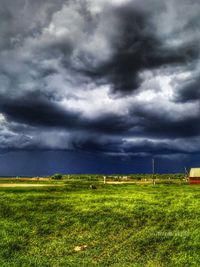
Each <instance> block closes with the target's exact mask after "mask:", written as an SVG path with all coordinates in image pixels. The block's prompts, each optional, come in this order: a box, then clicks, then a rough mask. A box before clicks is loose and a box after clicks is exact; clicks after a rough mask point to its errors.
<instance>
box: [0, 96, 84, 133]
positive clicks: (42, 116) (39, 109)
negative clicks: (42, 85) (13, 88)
mask: <svg viewBox="0 0 200 267" xmlns="http://www.w3.org/2000/svg"><path fill="white" fill-rule="evenodd" d="M0 112H2V113H3V114H5V116H6V118H7V119H8V120H10V121H16V122H21V123H26V124H28V125H36V126H44V127H67V128H73V127H75V126H76V127H77V125H79V123H80V122H79V117H80V114H78V113H75V112H72V111H67V110H64V109H63V108H61V107H60V106H59V105H57V104H56V102H53V101H51V100H50V99H48V98H45V97H44V96H43V95H41V93H40V92H39V91H35V92H33V93H30V94H26V95H23V96H22V97H18V98H17V97H16V98H1V103H0Z"/></svg>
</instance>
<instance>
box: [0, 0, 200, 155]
mask: <svg viewBox="0 0 200 267" xmlns="http://www.w3.org/2000/svg"><path fill="white" fill-rule="evenodd" d="M108 2H109V3H108ZM0 4H1V5H0V123H1V125H0V147H1V148H6V147H7V148H9V149H10V148H18V149H26V148H31V149H32V148H37V149H39V148H51V149H54V148H59V149H62V148H64V149H75V150H87V151H93V152H99V153H108V154H109V153H114V154H115V153H116V154H117V153H118V154H119V155H121V154H123V155H125V154H126V153H127V154H131V153H133V154H134V153H138V154H139V153H150V154H174V153H191V152H192V151H193V152H194V153H196V150H198V149H199V150H200V147H198V146H197V147H196V148H195V146H194V145H193V143H195V142H196V140H198V138H199V137H200V126H199V125H200V123H199V115H200V112H199V103H198V101H199V99H200V93H199V92H200V90H199V84H200V78H199V77H200V76H199V63H198V62H199V57H200V56H199V40H200V32H199V26H200V25H199V21H198V14H199V12H200V4H199V2H198V1H192V0H191V1H189V0H184V1H173V0H170V1H167V2H166V1H158V0H150V1H147V0H140V1H139V0H134V1H121V4H120V1H115V0H113V1H111V2H110V1H104V0H98V1H90V0H87V1H86V0H84V1H78V0H77V1H64V0H63V1H62V0H58V1H51V0H45V1H39V0H37V1H25V0H16V1H11V0H7V1H4V0H0ZM186 72H187V73H189V78H188V77H187V78H180V77H179V76H180V74H182V73H186ZM149 73H150V74H149ZM151 75H152V76H154V75H155V76H156V77H151V79H152V81H150V78H149V77H150V76H151ZM163 76H165V77H166V76H167V77H169V80H170V82H169V83H170V84H171V91H172V93H171V92H169V95H170V96H168V95H167V94H166V95H165V96H161V93H160V92H163V94H164V92H165V88H162V86H163V87H165V86H166V90H169V89H168V88H167V85H166V83H165V79H164V78H163ZM176 76H177V77H176ZM183 76H184V75H183ZM184 77H185V76H184ZM162 79H163V81H164V82H163V84H164V85H163V84H162V85H159V84H158V83H159V82H158V80H159V81H162ZM38 88H39V89H38ZM92 91H95V93H96V94H97V96H96V97H94V95H92ZM99 91H102V92H104V94H99ZM148 91H150V94H146V95H145V94H144V96H143V98H144V99H142V97H141V95H140V93H142V92H148ZM151 93H153V97H152V94H151ZM156 94H157V95H158V100H156V98H155V95H156ZM171 95H172V96H171ZM137 97H138V98H137ZM151 97H152V98H151ZM148 98H149V99H150V100H149V99H148ZM164 98H165V99H164ZM151 99H152V100H151ZM119 101H121V102H119ZM159 102H161V104H160V103H159ZM193 102H195V104H194V106H192V107H188V103H193ZM99 103H101V105H100V104H99ZM190 112H191V114H190ZM39 135H41V138H38V136H39ZM131 138H132V139H135V141H134V142H133V141H129V139H131ZM195 138H197V139H195ZM173 139H177V140H178V141H177V144H175V143H174V142H173ZM189 139H190V140H191V141H188V140H189ZM194 139H195V141H194ZM186 140H187V144H188V145H187V148H184V147H183V144H184V142H186Z"/></svg>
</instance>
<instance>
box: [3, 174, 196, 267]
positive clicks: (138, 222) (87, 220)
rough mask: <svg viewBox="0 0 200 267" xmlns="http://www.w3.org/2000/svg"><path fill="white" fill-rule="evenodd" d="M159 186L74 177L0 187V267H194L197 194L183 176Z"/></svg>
mask: <svg viewBox="0 0 200 267" xmlns="http://www.w3.org/2000/svg"><path fill="white" fill-rule="evenodd" d="M138 178H140V179H139V180H138ZM161 178H162V179H161ZM169 178H170V179H169ZM121 179H122V178H121ZM131 179H132V180H135V181H136V182H141V181H142V180H143V179H147V180H148V179H149V181H151V177H150V176H145V177H143V176H142V177H141V175H140V177H137V178H134V177H132V178H131ZM157 179H158V181H157V182H158V183H156V185H155V186H153V185H152V184H151V183H149V184H142V183H141V184H140V183H135V184H133V183H130V184H128V183H127V184H105V185H104V184H103V177H101V176H98V175H96V176H93V175H89V176H86V175H85V176H83V175H79V176H62V179H61V180H60V179H59V180H57V179H56V180H54V179H50V178H49V179H47V180H46V181H42V180H39V179H38V181H35V180H34V183H36V182H38V183H48V184H49V185H51V186H49V187H48V186H47V187H38V188H36V187H34V188H33V187H31V183H32V182H33V181H32V180H29V181H28V183H30V187H28V188H20V187H16V188H15V187H10V188H9V187H8V188H3V187H2V188H1V187H0V266H2V267H21V266H22V267H23V266H24V267H29V266H30V267H32V266H35V267H47V266H52V267H54V266H55V267H57V266H63V267H64V266H72V267H79V266H80V267H84V266H85V267H86V266H87V267H90V266H99V267H100V266H113V267H114V266H116V267H174V266H177V267H183V266H184V267H187V266H188V267H198V266H200V254H199V249H200V231H199V226H200V211H199V206H200V186H198V185H196V186H190V185H188V184H187V183H186V181H185V180H184V175H182V176H181V175H176V176H174V177H173V178H172V176H170V177H168V176H167V177H163V176H162V177H157ZM162 181H163V183H162ZM166 181H171V182H170V183H166ZM5 182H9V180H6V179H3V178H2V179H1V180H0V183H5ZM16 182H18V183H19V182H20V183H23V182H24V183H25V182H26V183H27V180H23V179H19V180H18V181H16ZM164 182H165V183H164ZM57 184H59V185H61V186H55V187H54V186H52V185H57ZM91 185H92V186H91Z"/></svg>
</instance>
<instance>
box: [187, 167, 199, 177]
mask: <svg viewBox="0 0 200 267" xmlns="http://www.w3.org/2000/svg"><path fill="white" fill-rule="evenodd" d="M189 177H191V178H193V177H194V178H195V177H200V168H191V169H190V175H189Z"/></svg>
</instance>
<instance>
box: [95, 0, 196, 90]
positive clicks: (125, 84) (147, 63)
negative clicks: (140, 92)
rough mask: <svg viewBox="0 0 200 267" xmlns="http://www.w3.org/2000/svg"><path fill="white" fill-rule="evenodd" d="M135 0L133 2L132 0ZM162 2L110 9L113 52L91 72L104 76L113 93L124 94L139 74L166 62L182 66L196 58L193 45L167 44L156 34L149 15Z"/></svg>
mask: <svg viewBox="0 0 200 267" xmlns="http://www.w3.org/2000/svg"><path fill="white" fill-rule="evenodd" d="M136 2H137V1H136ZM160 9H165V5H164V4H160V5H159V4H158V7H156V6H155V9H153V8H152V9H151V10H150V11H149V10H148V12H145V10H137V9H135V8H134V4H132V3H130V4H129V5H126V6H123V7H119V8H117V9H114V10H112V12H113V13H115V15H116V16H117V24H116V25H115V26H116V27H118V31H119V32H118V35H117V37H116V39H113V40H112V41H111V44H112V49H113V55H112V57H111V58H110V59H109V60H108V62H105V64H102V65H101V66H98V67H97V68H96V69H94V70H93V75H94V74H96V75H97V76H100V77H107V79H108V81H109V82H110V83H111V84H112V88H113V92H115V93H117V92H120V93H121V94H128V93H130V92H132V91H134V90H136V89H138V88H139V86H140V84H141V79H140V77H139V73H140V72H141V71H143V70H146V69H148V70H150V69H154V68H159V67H166V66H168V65H184V64H186V63H187V62H190V61H192V60H194V59H196V57H197V55H198V49H197V47H196V46H193V44H189V45H188V46H187V45H186V44H181V45H179V46H178V47H176V48H173V47H167V46H166V45H165V43H164V40H162V39H160V38H159V36H158V35H157V34H156V28H155V25H154V24H153V22H152V17H154V16H155V15H156V13H157V12H159V11H160Z"/></svg>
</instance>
